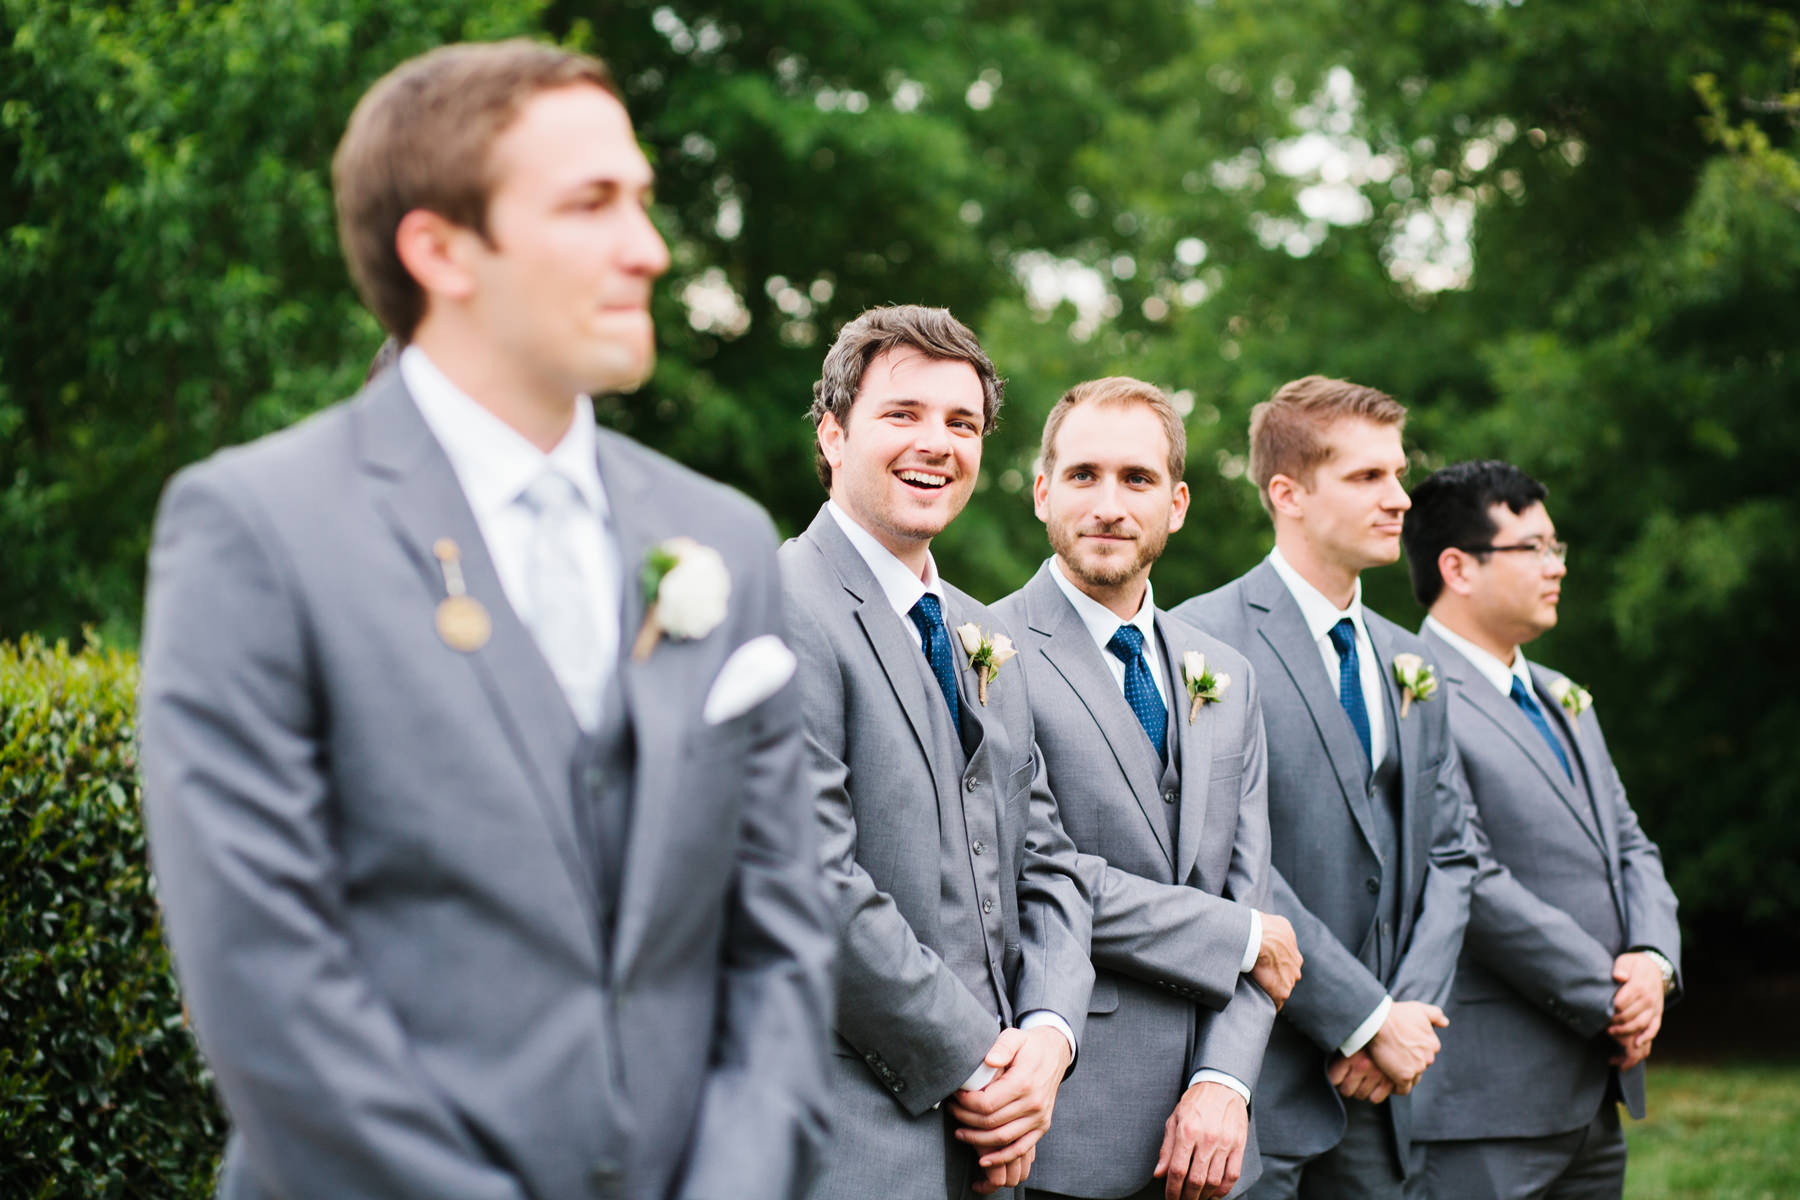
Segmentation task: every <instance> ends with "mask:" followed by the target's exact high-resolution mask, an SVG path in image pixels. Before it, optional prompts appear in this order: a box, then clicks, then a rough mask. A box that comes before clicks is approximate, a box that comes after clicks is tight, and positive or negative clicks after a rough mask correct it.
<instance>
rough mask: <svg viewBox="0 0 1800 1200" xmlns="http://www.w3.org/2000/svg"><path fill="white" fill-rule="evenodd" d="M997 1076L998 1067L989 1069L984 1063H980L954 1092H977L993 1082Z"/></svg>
mask: <svg viewBox="0 0 1800 1200" xmlns="http://www.w3.org/2000/svg"><path fill="white" fill-rule="evenodd" d="M998 1074H1000V1068H999V1067H990V1066H988V1065H987V1064H986V1063H982V1064H981V1065H980V1066H979V1067H976V1068H975V1073H974V1074H973V1075H971V1076H969V1077H968V1078H967V1079H965V1080H963V1083H962V1086H961V1087H959V1088H957V1089H956V1090H957V1091H959V1092H979V1091H980V1090H981V1089H982V1088H984V1087H986V1086H987V1085H988V1084H990V1083H992V1082H994V1076H996V1075H998Z"/></svg>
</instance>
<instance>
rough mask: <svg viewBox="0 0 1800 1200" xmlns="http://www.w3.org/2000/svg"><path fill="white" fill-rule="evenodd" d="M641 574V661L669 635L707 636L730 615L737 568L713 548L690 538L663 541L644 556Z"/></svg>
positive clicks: (637, 653)
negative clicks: (733, 569) (732, 568)
mask: <svg viewBox="0 0 1800 1200" xmlns="http://www.w3.org/2000/svg"><path fill="white" fill-rule="evenodd" d="M638 574H639V577H640V578H641V579H642V580H643V583H644V624H643V626H642V628H640V629H639V630H638V635H637V640H636V641H635V642H633V643H632V646H631V656H632V657H633V658H635V659H637V660H638V661H639V662H642V661H644V660H645V659H647V658H649V657H650V652H651V651H653V650H655V649H656V643H657V641H658V640H659V639H661V638H662V636H663V635H664V634H667V635H668V636H669V637H672V638H681V639H692V638H703V637H705V636H706V635H707V634H709V633H711V632H712V631H713V630H715V629H717V628H718V627H719V623H720V622H721V621H723V620H724V619H725V610H726V601H727V600H728V599H730V596H731V572H730V571H729V570H727V569H726V567H725V559H724V558H723V557H722V556H721V555H720V554H719V552H718V551H717V550H714V549H713V548H712V547H711V546H702V545H701V544H700V543H699V542H696V541H695V540H694V539H693V538H689V537H674V538H670V539H669V540H667V541H665V542H658V543H657V544H656V545H654V546H652V547H650V550H649V551H648V553H646V554H645V555H644V565H643V567H642V568H641V569H640V570H639V572H638Z"/></svg>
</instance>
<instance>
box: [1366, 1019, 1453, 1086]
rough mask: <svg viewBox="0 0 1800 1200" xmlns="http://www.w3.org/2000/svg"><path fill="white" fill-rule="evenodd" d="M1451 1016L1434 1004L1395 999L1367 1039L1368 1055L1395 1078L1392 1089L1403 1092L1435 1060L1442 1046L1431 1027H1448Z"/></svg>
mask: <svg viewBox="0 0 1800 1200" xmlns="http://www.w3.org/2000/svg"><path fill="white" fill-rule="evenodd" d="M1449 1024H1450V1018H1449V1017H1446V1016H1445V1015H1444V1010H1443V1009H1441V1008H1439V1007H1438V1006H1437V1005H1435V1004H1425V1003H1422V1002H1420V1001H1418V1000H1396V1001H1394V1004H1393V1007H1391V1008H1390V1009H1388V1015H1387V1020H1386V1021H1383V1022H1382V1024H1381V1028H1380V1029H1378V1030H1376V1031H1375V1036H1374V1037H1373V1038H1370V1039H1369V1045H1368V1051H1369V1057H1370V1058H1371V1059H1373V1060H1374V1061H1375V1065H1376V1066H1378V1067H1380V1068H1381V1072H1382V1074H1384V1075H1386V1076H1387V1077H1388V1078H1389V1079H1391V1080H1393V1081H1394V1091H1395V1092H1396V1093H1398V1094H1399V1095H1402V1096H1404V1095H1406V1094H1407V1093H1408V1092H1410V1091H1412V1090H1413V1085H1414V1084H1415V1083H1417V1082H1419V1076H1421V1075H1423V1074H1425V1068H1426V1067H1429V1066H1430V1065H1431V1064H1432V1062H1433V1061H1435V1060H1436V1059H1437V1052H1438V1050H1439V1049H1440V1048H1441V1044H1440V1043H1439V1042H1438V1037H1437V1034H1435V1033H1433V1032H1432V1027H1433V1026H1436V1027H1437V1028H1439V1029H1444V1028H1448V1027H1449Z"/></svg>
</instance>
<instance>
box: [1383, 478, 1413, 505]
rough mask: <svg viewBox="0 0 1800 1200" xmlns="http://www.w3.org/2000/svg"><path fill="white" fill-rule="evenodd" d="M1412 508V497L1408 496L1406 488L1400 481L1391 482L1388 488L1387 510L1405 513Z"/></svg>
mask: <svg viewBox="0 0 1800 1200" xmlns="http://www.w3.org/2000/svg"><path fill="white" fill-rule="evenodd" d="M1411 507H1412V497H1411V496H1409V495H1407V494H1406V488H1405V487H1404V486H1402V485H1401V483H1400V481H1399V480H1398V479H1394V480H1390V481H1389V487H1388V497H1387V508H1388V509H1389V510H1391V511H1393V512H1397V513H1403V512H1405V511H1406V510H1407V509H1409V508H1411Z"/></svg>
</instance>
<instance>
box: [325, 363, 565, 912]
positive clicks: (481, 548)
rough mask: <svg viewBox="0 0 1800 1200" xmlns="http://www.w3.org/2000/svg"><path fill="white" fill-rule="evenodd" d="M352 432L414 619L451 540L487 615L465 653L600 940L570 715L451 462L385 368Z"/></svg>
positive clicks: (425, 615)
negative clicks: (394, 544) (439, 549)
mask: <svg viewBox="0 0 1800 1200" xmlns="http://www.w3.org/2000/svg"><path fill="white" fill-rule="evenodd" d="M357 429H358V437H359V439H360V442H361V449H362V452H363V469H364V471H365V473H366V474H367V475H368V476H369V477H370V481H371V488H372V493H373V495H374V497H375V501H376V505H377V507H378V508H380V510H381V512H382V514H383V516H384V518H385V519H386V520H387V522H388V524H389V525H390V527H391V528H392V529H393V531H394V534H395V536H396V537H397V538H398V539H399V540H400V542H401V544H402V545H403V546H404V547H405V549H406V553H407V556H408V557H409V558H411V559H412V560H413V561H414V563H415V565H417V566H418V568H419V571H420V574H421V578H422V583H423V585H424V586H423V587H421V589H420V593H419V597H418V605H419V618H418V619H419V620H420V621H431V620H433V619H434V611H435V608H436V605H437V603H438V602H439V601H440V600H441V599H442V598H443V596H444V594H445V587H444V579H443V575H442V571H441V569H440V567H439V564H438V561H437V559H436V557H435V555H434V554H433V553H432V548H433V546H434V545H435V544H436V543H437V541H438V540H439V539H440V538H449V539H450V540H452V541H454V542H455V543H456V546H457V549H458V550H459V552H460V556H461V566H462V575H463V581H464V585H465V586H466V588H467V590H468V594H469V595H470V596H472V597H473V598H474V599H475V600H477V601H478V602H479V603H480V604H481V605H482V607H483V608H485V609H486V610H487V612H488V616H489V618H490V620H491V622H492V632H491V633H490V636H489V638H488V641H487V643H486V645H484V646H482V647H480V648H479V649H476V650H474V651H471V652H470V653H469V654H468V658H469V661H470V663H471V665H472V666H473V667H474V670H475V674H476V676H477V678H478V679H479V680H480V681H481V685H482V688H483V691H484V692H485V693H486V695H487V698H488V700H489V702H490V703H491V704H492V706H493V708H494V712H495V715H496V716H497V717H499V719H500V725H501V728H502V730H504V732H505V735H506V738H507V740H508V742H510V743H511V745H512V747H513V751H514V753H515V754H516V755H517V756H518V758H519V762H520V765H521V766H522V767H523V768H524V770H525V774H526V777H527V778H528V779H529V780H530V782H531V784H532V788H531V792H532V797H533V799H534V800H535V801H536V808H537V810H538V812H539V814H540V816H541V817H542V818H543V820H544V822H545V823H546V824H547V825H548V826H549V827H550V832H551V840H552V841H553V842H554V843H555V845H556V849H557V854H558V857H559V858H560V859H561V860H562V863H563V867H564V869H565V870H567V871H568V873H569V876H570V880H571V882H572V883H574V884H575V886H576V892H577V895H578V896H580V897H581V898H582V900H583V901H584V903H582V904H581V905H579V907H580V909H581V912H582V916H583V919H584V920H585V921H586V922H587V924H588V926H589V930H590V932H591V933H593V934H594V935H595V937H596V938H598V934H599V926H598V922H597V915H596V913H595V911H594V905H593V903H592V900H593V896H594V886H593V871H592V867H591V865H590V864H589V862H588V860H587V848H585V847H583V846H582V845H581V842H580V839H579V837H578V836H577V833H576V828H575V814H574V809H573V806H572V801H573V797H572V795H571V790H570V787H571V785H570V782H569V781H570V770H571V764H572V763H573V761H574V756H575V747H576V744H577V741H578V739H579V737H580V728H579V726H578V725H577V724H576V722H575V714H574V713H573V712H571V711H570V709H569V705H568V702H567V700H566V699H565V698H564V697H563V693H562V688H561V686H560V685H559V684H558V683H557V681H556V676H555V674H554V673H553V672H552V671H551V669H550V665H549V664H548V663H547V662H545V661H544V657H543V654H542V653H541V652H540V651H539V650H538V647H537V642H536V641H535V640H533V638H532V636H531V633H530V631H529V630H527V629H526V628H525V625H524V623H523V622H521V621H520V620H519V618H518V616H517V614H515V613H514V612H513V609H512V605H511V604H510V603H508V602H507V599H506V592H505V589H504V588H502V587H501V585H500V577H499V575H498V574H497V573H496V572H495V570H494V564H493V560H492V559H491V558H490V557H489V556H488V549H487V543H486V542H484V541H483V540H482V537H481V529H480V527H479V526H478V525H477V524H476V521H475V514H474V513H473V512H471V511H470V509H469V503H468V499H467V497H465V496H464V495H463V491H462V487H461V485H460V484H458V483H457V481H456V474H455V472H454V471H453V470H452V468H451V466H450V460H449V459H448V458H447V457H445V455H444V452H443V449H442V448H441V447H440V446H439V445H438V443H437V440H436V439H435V438H433V437H432V435H431V431H430V429H429V428H428V427H427V426H426V424H425V419H424V418H423V417H422V416H420V415H419V411H418V408H417V407H416V406H415V405H414V403H413V401H412V397H411V396H410V395H409V394H408V393H407V391H406V389H405V386H404V384H402V383H401V380H400V374H399V372H397V371H396V372H392V373H390V374H389V376H388V378H387V383H386V386H384V387H382V386H378V388H377V390H375V391H372V392H371V393H370V394H369V395H368V396H367V398H366V399H365V400H363V401H362V402H361V404H360V407H359V408H358V410H357Z"/></svg>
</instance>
